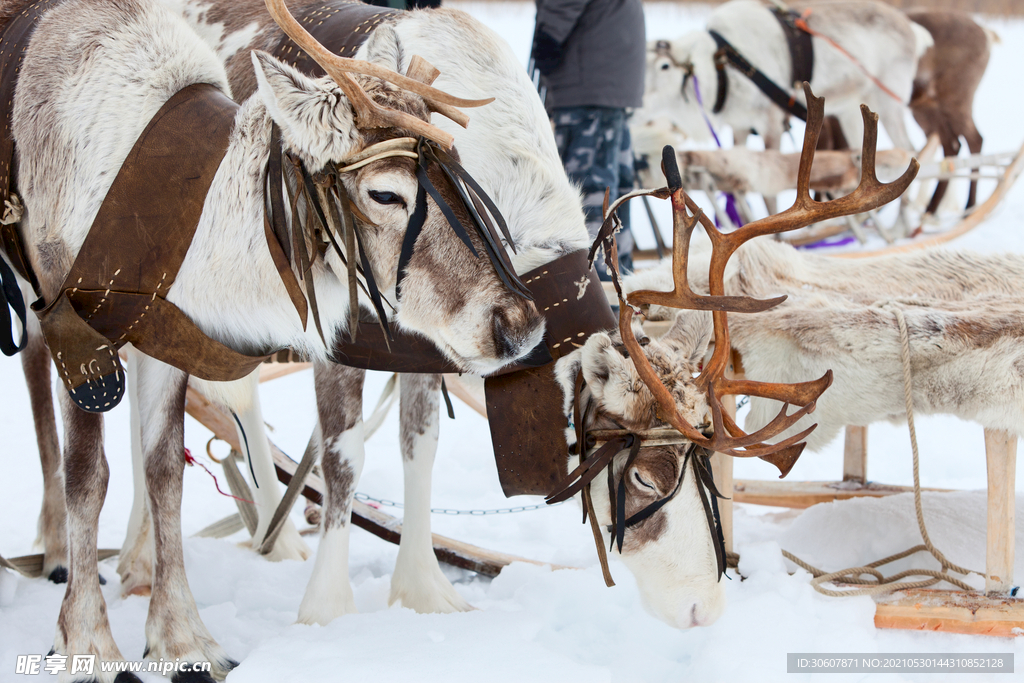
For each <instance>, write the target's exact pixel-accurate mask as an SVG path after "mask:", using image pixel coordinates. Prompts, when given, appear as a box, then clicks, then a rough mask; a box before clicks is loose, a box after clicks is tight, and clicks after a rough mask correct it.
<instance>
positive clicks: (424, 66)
mask: <svg viewBox="0 0 1024 683" xmlns="http://www.w3.org/2000/svg"><path fill="white" fill-rule="evenodd" d="M266 3H267V11H269V12H270V16H271V17H272V18H273V19H274V21H275V22H276V23H277V25H278V26H280V27H281V29H282V30H283V31H284V32H285V33H286V34H287V35H288V37H289V38H291V39H292V40H293V41H294V42H295V44H296V45H298V46H299V47H300V48H302V49H303V50H305V51H306V53H307V54H309V56H310V57H312V58H313V60H314V61H315V62H316V63H317V64H319V65H320V66H321V67H323V69H324V71H326V72H327V74H328V75H329V76H330V77H331V78H333V79H334V81H335V82H336V83H337V84H338V87H340V88H341V89H342V91H343V92H344V93H345V95H346V97H348V100H349V102H350V103H351V104H352V108H353V110H355V113H356V118H357V120H358V122H359V125H360V126H361V127H364V128H386V127H391V126H394V127H396V128H405V129H406V130H410V131H412V132H414V133H416V134H417V135H422V136H423V137H425V138H427V139H429V140H433V141H434V142H437V143H438V144H440V145H442V146H443V147H445V148H451V146H452V145H453V144H454V143H455V138H454V137H452V135H451V134H449V133H446V132H444V131H443V130H441V129H440V128H437V127H436V126H432V125H431V124H429V123H427V122H426V121H423V120H421V119H418V118H416V117H415V116H412V115H410V114H406V113H405V112H400V111H395V110H394V109H388V108H387V107H382V106H380V105H379V104H377V103H376V102H374V101H373V100H371V99H370V98H369V97H368V96H367V95H366V93H365V92H363V89H362V88H360V87H359V84H358V83H356V81H355V79H353V78H352V76H351V75H350V74H353V73H359V74H364V75H367V76H375V77H377V78H380V79H381V80H384V81H387V82H389V83H392V84H394V85H397V86H398V87H400V88H402V89H404V90H408V91H409V92H412V93H415V94H417V95H419V96H420V97H422V98H423V100H424V101H425V102H426V104H427V107H428V108H429V109H430V110H431V111H435V112H437V113H439V114H441V115H443V116H446V117H447V118H449V119H451V120H452V121H454V122H455V123H457V124H459V125H460V126H462V127H463V128H465V127H466V126H467V125H468V123H469V117H468V116H466V114H464V113H463V112H461V111H459V110H458V109H456V107H480V106H483V105H485V104H488V103H490V102H493V101H494V98H493V97H490V98H487V99H484V100H467V99H463V98H460V97H454V96H452V95H449V94H448V93H446V92H442V91H441V90H438V89H436V88H433V87H431V86H430V85H429V83H430V82H432V81H433V78H436V72H437V70H436V69H434V68H433V67H432V66H431V65H430V64H429V63H428V62H427V61H426V60H424V59H423V58H418V57H413V62H410V71H411V72H413V73H411V76H412V77H410V76H403V75H401V74H399V73H395V72H394V71H391V70H390V69H386V68H384V67H382V66H380V65H379V64H373V63H371V62H366V61H363V60H359V59H349V58H347V57H341V56H340V55H336V54H334V53H333V52H331V51H330V50H328V49H327V48H325V47H324V46H323V45H321V44H320V43H319V42H318V41H317V40H316V38H314V37H313V36H311V35H310V34H309V32H308V31H307V30H306V29H305V28H303V27H302V25H301V24H300V23H299V22H298V21H297V20H296V19H295V17H294V16H292V14H291V12H289V11H288V7H287V6H286V5H285V2H284V0H266Z"/></svg>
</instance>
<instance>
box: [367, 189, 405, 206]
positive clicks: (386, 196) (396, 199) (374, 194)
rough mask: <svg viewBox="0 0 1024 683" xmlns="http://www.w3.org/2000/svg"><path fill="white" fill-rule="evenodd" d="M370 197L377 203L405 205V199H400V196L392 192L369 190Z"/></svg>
mask: <svg viewBox="0 0 1024 683" xmlns="http://www.w3.org/2000/svg"><path fill="white" fill-rule="evenodd" d="M370 199H372V200H373V201H375V202H377V203H378V204H401V205H402V206H405V200H404V199H402V196H401V195H398V194H395V193H394V192H380V191H378V190H370Z"/></svg>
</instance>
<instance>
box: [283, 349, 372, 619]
mask: <svg viewBox="0 0 1024 683" xmlns="http://www.w3.org/2000/svg"><path fill="white" fill-rule="evenodd" d="M313 372H314V381H315V384H316V397H317V412H318V413H319V416H320V432H321V440H320V441H321V456H320V467H321V469H322V471H323V475H324V481H325V483H326V485H327V495H326V500H325V501H324V506H323V512H322V522H321V528H322V529H323V535H322V536H321V538H320V548H319V549H318V550H317V553H316V562H315V563H314V565H313V575H312V576H311V577H310V578H309V584H308V585H307V586H306V594H305V595H304V596H303V597H302V604H301V605H300V606H299V619H298V620H299V622H300V623H303V624H321V625H324V624H327V623H328V622H330V621H331V620H333V619H334V618H335V617H339V616H341V615H342V614H352V613H355V612H356V611H357V610H356V605H355V598H354V596H353V595H352V584H351V582H350V581H349V573H348V539H349V529H350V528H351V521H352V499H353V496H354V495H355V491H356V482H357V481H359V476H360V474H362V471H363V460H364V459H365V455H366V452H365V448H364V446H363V378H364V377H365V376H366V372H365V371H364V370H359V369H356V368H347V367H345V366H342V365H334V364H326V363H317V364H315V365H314V368H313Z"/></svg>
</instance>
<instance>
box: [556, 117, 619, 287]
mask: <svg viewBox="0 0 1024 683" xmlns="http://www.w3.org/2000/svg"><path fill="white" fill-rule="evenodd" d="M551 114H552V120H553V121H554V124H555V143H556V144H557V145H558V154H559V156H561V157H562V164H563V165H564V166H565V172H566V173H567V174H568V176H569V179H570V180H572V181H573V182H574V183H576V184H577V185H579V186H580V188H581V189H582V191H583V211H584V214H585V215H586V221H587V230H588V231H590V235H591V237H596V236H597V231H598V229H599V228H600V227H601V223H602V220H603V216H602V214H601V208H602V205H603V203H604V191H605V189H606V188H609V189H610V190H611V191H610V193H609V201H610V202H613V201H615V200H616V199H617V198H619V197H621V196H622V195H624V194H626V193H627V192H630V191H632V189H633V180H634V177H633V149H632V144H631V141H630V138H629V127H628V126H627V125H626V112H625V110H624V109H612V108H609V107H565V108H561V109H555V110H553V111H552V112H551ZM619 217H620V218H621V219H622V225H623V228H622V231H621V232H619V234H618V235H617V236H616V245H617V246H618V250H619V265H620V267H621V268H623V269H624V270H626V271H630V270H632V269H633V257H632V253H633V233H632V232H630V229H629V205H628V204H627V205H625V206H623V207H622V208H620V209H619ZM601 266H602V267H601V268H598V273H599V274H601V275H602V277H604V268H603V264H601Z"/></svg>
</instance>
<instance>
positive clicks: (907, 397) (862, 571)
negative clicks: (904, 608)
mask: <svg viewBox="0 0 1024 683" xmlns="http://www.w3.org/2000/svg"><path fill="white" fill-rule="evenodd" d="M879 307H880V308H881V309H883V310H886V311H889V312H890V313H892V314H893V316H894V317H895V318H896V325H897V327H898V328H899V335H900V358H901V360H902V362H903V398H904V401H905V404H906V410H907V427H908V428H909V431H910V447H911V450H912V452H913V461H914V510H915V512H916V513H917V528H918V530H919V531H920V532H921V538H922V539H923V540H924V543H923V544H921V545H915V546H914V547H913V548H908V549H907V550H904V551H903V552H900V553H896V554H895V555H890V556H889V557H886V558H883V559H881V560H878V561H876V562H872V563H871V564H867V565H864V566H863V567H851V568H849V569H843V570H840V571H837V572H831V573H826V572H824V571H822V570H821V569H819V568H817V567H814V566H812V565H810V564H808V563H807V562H804V561H803V560H801V559H800V558H798V557H797V556H796V555H793V554H792V553H790V552H788V551H785V550H783V551H782V555H783V556H784V557H785V558H786V559H787V560H789V561H790V562H792V563H794V564H796V565H797V566H799V567H802V568H803V569H806V570H807V571H809V572H810V573H811V575H812V576H814V579H813V580H812V581H811V586H812V587H813V588H814V590H816V591H818V592H819V593H821V594H822V595H828V596H831V597H835V598H839V597H846V596H850V595H882V594H886V593H894V592H896V591H901V590H909V589H912V588H927V587H928V586H934V585H935V584H937V583H939V582H940V581H945V582H947V583H950V584H952V585H954V586H956V587H957V588H959V589H961V590H964V591H973V590H974V587H973V586H971V585H969V584H967V583H964V582H963V581H961V580H960V579H958V578H956V577H954V576H950V575H949V574H948V573H947V570H948V571H952V572H955V573H957V574H963V575H967V574H977V575H978V576H984V574H982V573H981V572H977V571H974V570H971V569H965V568H964V567H961V566H959V565H956V564H953V563H952V562H950V561H949V559H948V558H947V557H946V556H945V555H944V554H943V553H942V552H941V551H940V550H939V549H938V548H936V547H935V545H934V544H932V540H931V537H930V536H929V535H928V528H927V526H926V525H925V521H924V507H923V506H922V504H921V476H920V467H919V460H920V458H919V452H918V448H917V430H916V429H915V428H914V398H913V377H912V374H911V367H910V331H909V330H908V328H907V320H906V318H905V317H904V316H903V309H902V308H900V307H899V305H898V304H897V303H896V302H893V301H884V302H880V304H879ZM924 550H927V551H928V552H929V553H930V554H931V556H932V557H934V558H935V559H936V560H937V561H938V562H939V564H941V565H942V570H941V571H939V570H934V569H908V570H906V571H902V572H899V573H898V574H894V575H892V576H889V577H886V576H885V575H883V574H882V573H881V572H880V571H878V567H882V566H884V565H886V564H889V563H890V562H895V561H896V560H900V559H903V558H904V557H908V556H910V555H913V554H915V553H919V552H921V551H924ZM864 576H868V577H870V578H863V577H864ZM908 576H926V577H929V578H926V579H924V580H921V581H900V580H901V579H904V578H906V577H908ZM825 583H833V584H842V585H855V586H865V587H864V588H855V589H846V590H832V589H829V588H825V587H824V586H823V585H822V584H825Z"/></svg>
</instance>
